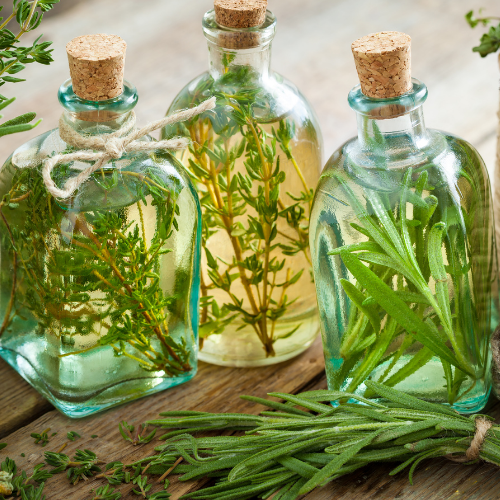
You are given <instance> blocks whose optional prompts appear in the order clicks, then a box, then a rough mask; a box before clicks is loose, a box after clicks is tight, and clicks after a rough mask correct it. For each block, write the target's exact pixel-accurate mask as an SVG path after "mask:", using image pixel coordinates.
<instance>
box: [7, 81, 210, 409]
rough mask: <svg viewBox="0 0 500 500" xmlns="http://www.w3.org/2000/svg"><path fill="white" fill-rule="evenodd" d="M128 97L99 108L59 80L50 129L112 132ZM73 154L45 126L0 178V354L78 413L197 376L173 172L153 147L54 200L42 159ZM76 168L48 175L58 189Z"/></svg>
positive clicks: (189, 224) (197, 224) (190, 214)
mask: <svg viewBox="0 0 500 500" xmlns="http://www.w3.org/2000/svg"><path fill="white" fill-rule="evenodd" d="M137 100H138V95H137V91H136V89H135V87H134V86H133V85H131V84H130V83H127V82H124V90H123V93H122V94H121V95H118V96H117V97H115V98H113V99H108V100H102V101H89V100H85V99H82V98H81V97H79V96H77V95H76V94H75V93H74V92H73V88H72V83H71V80H68V81H67V82H65V83H64V84H63V85H62V86H61V88H60V90H59V101H60V103H61V104H62V106H63V108H64V113H63V117H62V120H64V121H65V123H66V125H69V126H70V127H71V128H72V129H73V130H74V131H75V132H78V133H79V134H82V135H101V134H109V133H111V132H113V131H115V130H117V129H119V128H120V127H121V125H122V124H123V123H124V121H125V120H127V118H128V117H129V115H130V113H132V112H133V111H132V110H133V108H134V107H135V105H136V103H137ZM143 140H151V139H150V138H143ZM72 151H74V148H72V147H71V146H68V145H67V144H66V143H65V142H64V141H63V140H62V139H61V137H60V135H59V129H54V130H51V131H49V132H46V133H44V134H42V135H40V136H38V137H37V138H35V139H33V140H31V141H29V142H27V143H26V144H24V145H23V146H21V147H20V148H18V149H17V150H16V151H15V152H14V153H13V155H12V156H11V157H10V158H9V159H8V160H7V161H6V162H5V164H4V165H3V167H2V169H1V170H0V200H1V202H0V205H1V206H0V217H1V219H2V220H1V221H0V224H1V226H2V230H1V231H2V238H1V246H0V252H1V253H0V255H1V260H0V322H2V323H1V326H0V356H1V357H2V358H3V359H4V360H6V361H7V362H8V363H9V364H10V365H11V366H12V367H13V368H14V369H15V370H16V371H18V372H19V373H20V374H21V375H22V376H23V377H24V378H25V379H26V380H27V381H28V382H29V383H30V384H31V385H32V386H33V387H35V388H36V389H37V390H38V391H39V392H40V393H41V394H43V395H44V396H45V397H46V398H47V399H49V401H51V402H52V403H53V404H54V405H55V406H56V407H57V408H58V409H59V410H61V411H62V412H63V413H65V414H66V415H69V416H71V417H82V416H85V415H89V414H91V413H94V412H97V411H100V410H102V409H105V408H108V407H110V406H114V405H117V404H119V403H122V402H125V401H128V400H132V399H137V398H139V397H142V396H145V395H147V394H152V393H155V392H158V391H161V390H164V389H166V388H169V387H172V386H175V385H178V384H181V383H183V382H186V381H187V380H189V379H191V378H192V377H193V376H194V374H195V373H196V368H197V331H198V304H199V300H198V299H199V280H200V278H199V259H200V241H201V238H200V236H201V214H200V208H199V202H198V196H197V194H196V192H195V191H194V188H193V185H192V183H191V181H190V180H189V177H188V175H187V174H186V172H185V170H184V169H183V167H182V166H181V165H180V164H179V162H178V161H177V160H175V158H174V157H172V156H171V155H170V154H169V153H168V152H162V151H155V152H154V153H147V152H134V153H127V154H125V155H124V156H122V158H120V159H119V160H113V161H111V162H109V163H107V164H106V165H105V166H104V167H103V168H102V169H101V170H98V171H97V172H95V173H94V174H93V175H92V176H91V178H90V179H88V180H87V181H86V182H85V183H84V184H82V185H81V186H80V188H79V189H78V190H77V191H76V193H75V194H74V195H73V196H71V197H70V198H68V199H66V200H58V199H55V198H54V197H52V195H50V194H49V193H48V191H47V190H46V187H45V185H44V181H43V178H42V176H41V175H40V171H41V166H42V162H43V160H44V159H46V158H47V157H48V156H52V155H53V154H58V153H62V152H66V153H70V152H72ZM77 163H78V164H77ZM119 163H121V165H120V166H121V169H120V170H118V169H117V168H116V166H117V165H118V164H119ZM88 166H89V163H86V162H75V163H74V164H65V165H59V166H58V167H57V168H56V169H55V171H54V172H53V176H52V177H53V179H54V180H55V181H56V183H57V185H58V186H62V185H64V183H65V181H66V179H68V178H69V177H73V176H74V175H75V171H77V170H78V169H81V168H85V167H88Z"/></svg>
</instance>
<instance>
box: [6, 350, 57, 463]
mask: <svg viewBox="0 0 500 500" xmlns="http://www.w3.org/2000/svg"><path fill="white" fill-rule="evenodd" d="M0 380H1V385H2V387H3V390H2V391H1V393H2V397H1V401H2V402H1V410H0V439H2V438H3V437H4V436H7V435H8V434H11V433H12V432H14V431H15V430H17V429H19V428H20V427H22V426H24V425H26V424H29V423H30V422H31V421H33V419H35V418H37V417H39V416H40V415H43V414H44V413H46V412H47V411H49V410H51V409H52V408H53V407H52V405H51V404H50V403H49V402H48V401H47V400H46V399H45V398H44V397H42V396H40V394H38V392H36V391H35V390H34V389H33V388H32V387H31V386H30V385H29V384H28V383H27V382H25V381H24V380H23V379H22V377H21V376H20V375H18V374H17V373H16V372H15V371H14V370H13V369H12V368H11V367H10V366H9V365H8V364H7V363H6V362H5V361H3V360H2V359H0ZM0 456H1V452H0Z"/></svg>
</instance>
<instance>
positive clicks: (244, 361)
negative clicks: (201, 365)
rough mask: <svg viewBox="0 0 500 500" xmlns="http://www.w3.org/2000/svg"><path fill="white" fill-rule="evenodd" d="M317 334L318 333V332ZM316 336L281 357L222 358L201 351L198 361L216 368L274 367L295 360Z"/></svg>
mask: <svg viewBox="0 0 500 500" xmlns="http://www.w3.org/2000/svg"><path fill="white" fill-rule="evenodd" d="M318 333H319V332H318ZM315 338H316V336H315V337H314V338H313V339H311V341H310V342H307V343H306V344H304V345H303V346H301V347H300V348H299V349H294V350H293V351H288V352H285V353H283V354H281V355H277V356H270V357H268V358H264V357H260V358H255V359H251V358H246V357H245V358H241V359H238V358H233V357H231V358H224V357H222V356H220V355H217V354H213V353H204V352H203V350H201V351H200V353H199V354H198V359H199V360H200V361H204V362H205V363H210V364H212V365H218V366H232V367H234V368H256V367H259V366H268V365H275V364H277V363H282V362H283V361H288V360H289V359H292V358H295V357H296V356H298V355H299V354H302V353H303V352H304V351H306V350H307V349H309V347H310V346H311V344H312V343H313V341H314V339H315Z"/></svg>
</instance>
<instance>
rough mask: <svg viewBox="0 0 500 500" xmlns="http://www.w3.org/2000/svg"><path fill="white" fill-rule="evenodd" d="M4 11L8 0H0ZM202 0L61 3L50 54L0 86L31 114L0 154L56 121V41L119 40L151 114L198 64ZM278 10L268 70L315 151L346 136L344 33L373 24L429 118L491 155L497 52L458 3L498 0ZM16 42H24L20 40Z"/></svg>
mask: <svg viewBox="0 0 500 500" xmlns="http://www.w3.org/2000/svg"><path fill="white" fill-rule="evenodd" d="M0 5H5V6H6V12H7V13H9V12H10V11H11V9H12V2H11V1H10V0H8V1H7V0H2V1H0ZM211 7H212V2H211V0H147V1H144V0H143V1H138V0H61V2H60V4H58V5H56V6H55V8H54V9H53V10H52V11H51V12H49V13H48V15H47V17H46V18H45V19H44V21H43V23H42V25H41V28H40V29H38V30H36V31H35V32H34V33H29V34H28V35H26V36H25V38H26V40H24V38H23V40H24V41H28V40H32V39H33V38H34V36H38V34H40V33H43V34H44V37H43V39H44V40H52V41H53V42H54V44H53V48H54V52H53V57H54V59H55V61H54V63H52V64H51V65H50V66H41V65H36V64H33V65H29V66H28V68H27V69H26V70H25V71H23V73H22V78H26V80H27V81H26V82H23V83H17V84H7V85H5V86H3V87H2V88H1V89H0V93H2V94H4V95H6V96H8V97H11V96H16V97H17V101H16V102H15V103H14V104H13V105H11V106H9V107H8V108H7V109H6V110H5V111H6V113H5V117H4V119H9V118H13V117H15V116H17V115H18V114H21V113H25V112H27V111H35V112H36V113H37V115H38V117H39V118H43V122H42V123H41V124H40V125H39V126H38V127H37V128H35V129H34V130H32V131H29V132H24V133H21V134H16V135H13V136H5V137H3V138H1V139H0V159H1V160H2V161H4V160H5V159H6V158H7V157H8V155H9V154H10V153H11V152H12V151H13V150H14V149H15V148H16V147H17V146H19V145H20V144H22V143H23V142H25V141H27V140H28V139H30V138H31V137H34V136H36V135H38V134H41V133H42V132H44V131H46V130H48V129H51V128H54V127H56V126H57V121H58V118H59V116H60V114H61V107H60V106H59V104H58V101H57V90H58V87H59V85H60V84H61V83H62V82H63V81H64V80H66V79H67V78H68V77H69V72H68V65H67V58H66V52H65V45H66V43H67V42H68V41H69V40H71V39H72V38H74V37H75V36H78V35H84V34H89V33H109V34H117V35H120V36H121V37H122V38H124V39H125V41H126V42H127V44H128V48H127V59H126V67H125V75H126V78H127V79H128V80H130V81H131V82H132V83H134V84H135V85H136V87H137V88H138V91H139V95H140V99H139V104H138V106H137V108H136V113H137V116H138V124H139V125H144V124H146V122H147V121H150V120H156V119H158V118H160V117H161V116H162V115H163V114H164V113H165V111H166V109H167V108H168V106H169V104H170V102H171V101H172V99H173V98H174V97H175V95H176V94H177V92H178V91H179V90H180V89H181V88H182V87H183V86H184V85H185V84H186V83H187V82H188V81H190V80H191V79H192V78H194V77H195V76H197V75H198V74H200V73H201V72H203V71H205V70H206V69H207V61H208V55H207V48H206V42H205V39H204V36H203V33H202V30H201V19H202V16H203V14H204V12H205V11H207V10H208V9H210V8H211ZM268 8H269V9H270V10H272V11H273V12H274V13H275V14H276V16H277V18H278V31H277V35H276V37H275V40H274V43H273V60H272V66H273V69H274V70H275V71H277V72H279V73H282V74H284V75H285V76H287V78H289V79H290V80H292V81H293V82H294V83H295V84H296V85H297V86H298V87H299V89H300V90H301V91H302V92H303V94H305V96H306V97H307V98H308V99H309V101H310V102H311V103H312V105H313V107H314V109H315V110H316V113H317V115H318V118H319V122H320V125H321V128H322V130H323V137H324V141H325V151H324V155H325V156H324V159H325V160H326V159H327V158H328V157H329V156H330V155H331V154H332V152H333V151H334V150H335V149H336V148H337V147H338V146H339V145H340V144H341V143H342V142H344V141H345V140H346V139H348V138H349V137H351V136H352V135H353V134H355V133H356V121H355V116H354V112H352V111H351V109H350V108H349V106H348V104H347V94H348V92H349V90H350V89H351V88H352V87H353V86H354V85H355V84H356V83H357V81H358V80H357V75H356V71H355V67H354V62H353V59H352V55H351V50H350V45H351V42H352V41H353V40H355V39H356V38H359V37H361V36H363V35H366V34H368V33H373V32H376V31H385V30H396V31H404V32H406V33H408V34H409V35H410V36H411V37H412V73H413V76H414V77H416V78H418V79H420V80H422V81H423V82H425V83H426V85H427V86H428V89H429V98H428V100H427V103H426V105H425V117H426V122H427V125H428V126H429V127H433V128H439V129H443V130H446V131H449V132H452V133H454V134H456V135H459V136H462V137H465V138H466V139H468V140H469V141H470V142H471V143H472V144H474V145H475V146H476V147H477V148H478V149H479V151H480V153H481V154H482V156H483V158H484V159H485V161H486V163H487V165H488V169H489V170H490V172H492V170H493V165H494V159H495V144H496V127H497V123H498V118H497V115H496V113H497V108H498V96H499V92H498V90H499V84H498V80H499V68H498V59H497V56H496V55H495V54H494V55H490V56H488V57H486V58H484V59H481V58H480V57H479V55H478V54H476V53H473V52H472V47H473V46H475V45H477V44H478V41H479V38H480V36H481V34H482V33H483V32H484V31H485V30H484V28H482V27H481V26H478V27H477V28H475V29H474V30H472V29H471V28H470V27H469V26H468V24H467V23H466V22H465V19H464V15H465V13H466V12H467V11H469V10H471V9H474V10H475V11H477V10H478V9H479V8H483V9H484V10H483V14H484V15H496V16H500V2H498V0H398V1H397V2H396V1H389V0H269V3H268ZM22 44H24V43H23V42H22Z"/></svg>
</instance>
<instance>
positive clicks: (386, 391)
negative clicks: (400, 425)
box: [365, 380, 460, 417]
mask: <svg viewBox="0 0 500 500" xmlns="http://www.w3.org/2000/svg"><path fill="white" fill-rule="evenodd" d="M365 383H366V385H367V386H368V387H369V388H370V389H371V390H372V391H373V392H375V393H376V394H378V395H379V396H382V397H383V398H385V399H388V400H389V401H392V402H393V403H396V404H398V405H401V406H404V407H405V408H410V409H412V410H419V411H429V412H433V413H436V412H437V413H442V414H444V415H450V416H452V417H460V415H459V414H458V413H457V412H456V411H454V410H452V409H451V408H448V407H446V406H443V405H438V404H435V403H429V402H427V401H423V400H421V399H418V398H416V397H414V396H410V395H409V394H405V393H404V392H401V391H398V390H396V389H393V388H392V387H387V386H386V385H384V384H380V383H378V382H374V381H373V380H367V381H366V382H365Z"/></svg>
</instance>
